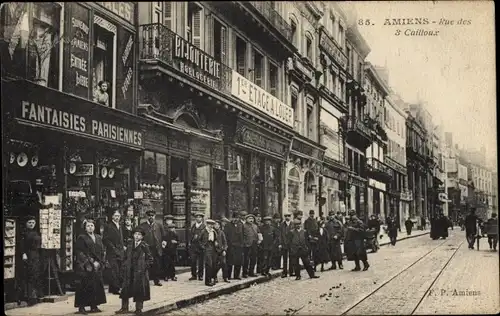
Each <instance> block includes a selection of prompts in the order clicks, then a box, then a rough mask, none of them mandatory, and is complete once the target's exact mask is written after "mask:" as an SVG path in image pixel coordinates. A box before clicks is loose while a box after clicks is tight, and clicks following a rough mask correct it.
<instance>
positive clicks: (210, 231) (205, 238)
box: [199, 219, 219, 286]
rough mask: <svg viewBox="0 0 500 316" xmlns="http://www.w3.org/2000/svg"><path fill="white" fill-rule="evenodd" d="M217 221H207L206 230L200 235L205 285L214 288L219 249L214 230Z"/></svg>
mask: <svg viewBox="0 0 500 316" xmlns="http://www.w3.org/2000/svg"><path fill="white" fill-rule="evenodd" d="M214 224H215V221H214V220H211V219H207V220H206V226H205V229H204V230H203V231H202V232H201V233H200V234H201V235H200V238H199V243H200V246H201V248H202V249H203V261H204V262H205V285H206V286H214V285H215V282H214V278H215V275H214V274H215V269H216V266H217V247H218V246H219V243H218V241H217V240H218V237H217V232H216V231H215V229H214Z"/></svg>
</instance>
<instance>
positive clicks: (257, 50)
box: [248, 44, 267, 91]
mask: <svg viewBox="0 0 500 316" xmlns="http://www.w3.org/2000/svg"><path fill="white" fill-rule="evenodd" d="M251 48H252V52H251V54H252V59H251V62H252V64H251V65H249V67H248V68H251V69H252V70H253V71H252V74H253V75H252V82H253V83H254V84H255V85H257V86H259V87H260V88H262V89H263V90H265V91H267V89H266V88H267V87H266V83H267V82H266V81H267V80H266V74H265V71H266V59H267V58H266V57H267V56H266V55H265V54H264V53H263V52H262V50H261V49H260V48H258V47H256V46H255V45H253V44H252V45H251ZM255 54H259V55H260V56H262V69H261V71H262V72H261V75H262V77H261V78H260V80H261V85H258V84H257V82H255V81H256V76H255V75H256V73H257V71H256V69H257V68H256V67H255Z"/></svg>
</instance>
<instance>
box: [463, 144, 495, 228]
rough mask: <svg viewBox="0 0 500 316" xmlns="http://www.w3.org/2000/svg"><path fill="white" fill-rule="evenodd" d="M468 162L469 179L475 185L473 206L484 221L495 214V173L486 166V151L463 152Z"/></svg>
mask: <svg viewBox="0 0 500 316" xmlns="http://www.w3.org/2000/svg"><path fill="white" fill-rule="evenodd" d="M462 156H464V158H465V160H466V162H467V168H468V172H469V179H470V180H471V181H472V182H473V184H474V194H473V195H471V201H470V202H471V206H472V205H474V206H475V207H476V212H477V214H478V215H480V216H481V217H482V218H483V219H486V218H489V217H491V213H493V196H494V192H493V173H492V172H491V170H490V169H489V168H488V167H487V165H486V158H485V149H484V147H483V148H482V150H480V151H476V152H474V151H468V152H466V151H463V152H462Z"/></svg>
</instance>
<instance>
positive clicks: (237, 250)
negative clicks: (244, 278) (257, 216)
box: [225, 211, 247, 280]
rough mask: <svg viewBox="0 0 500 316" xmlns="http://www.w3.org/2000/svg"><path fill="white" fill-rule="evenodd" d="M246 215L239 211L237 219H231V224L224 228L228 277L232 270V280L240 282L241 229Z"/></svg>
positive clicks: (241, 263)
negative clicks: (226, 242)
mask: <svg viewBox="0 0 500 316" xmlns="http://www.w3.org/2000/svg"><path fill="white" fill-rule="evenodd" d="M246 215H247V212H246V211H241V212H239V213H238V216H237V217H234V218H233V222H232V223H231V224H229V225H227V226H226V229H225V230H226V232H227V234H226V236H227V240H228V246H229V247H228V249H229V257H228V263H229V267H228V275H229V277H231V274H232V272H233V269H234V274H233V278H234V279H235V280H241V274H240V273H241V267H242V266H243V227H244V225H245V223H246V222H245V217H246Z"/></svg>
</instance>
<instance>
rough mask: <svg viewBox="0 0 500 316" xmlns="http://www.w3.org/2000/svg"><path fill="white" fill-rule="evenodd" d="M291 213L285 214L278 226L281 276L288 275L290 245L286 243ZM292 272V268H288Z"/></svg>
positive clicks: (290, 225) (291, 226)
mask: <svg viewBox="0 0 500 316" xmlns="http://www.w3.org/2000/svg"><path fill="white" fill-rule="evenodd" d="M291 218H292V215H291V214H290V213H286V214H285V220H284V221H283V223H281V227H280V236H281V238H280V242H281V244H280V246H281V247H280V248H281V256H282V258H283V272H282V274H281V277H282V278H286V277H287V276H288V267H289V264H290V247H289V245H288V233H289V232H290V231H291V230H292V229H293V224H292V220H291ZM290 272H292V269H290Z"/></svg>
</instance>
